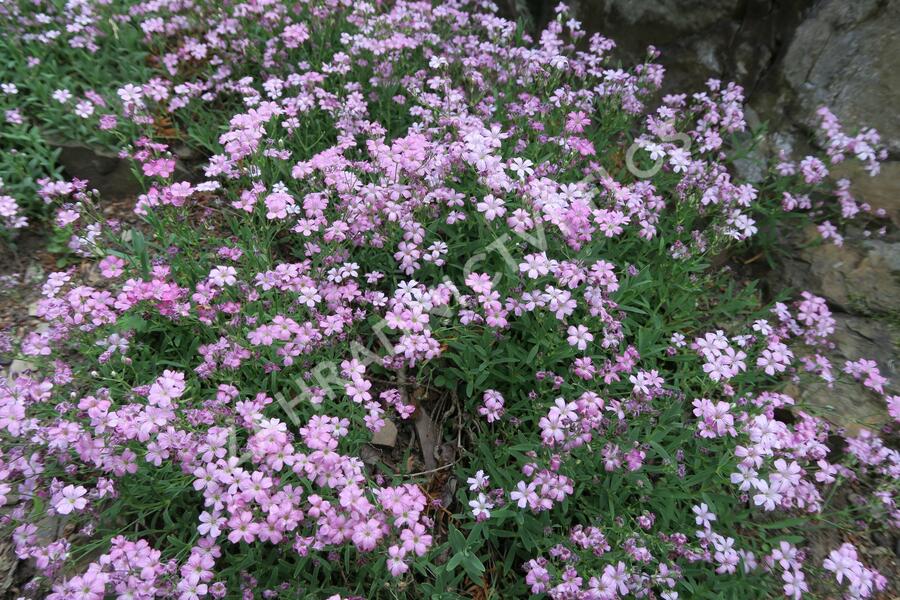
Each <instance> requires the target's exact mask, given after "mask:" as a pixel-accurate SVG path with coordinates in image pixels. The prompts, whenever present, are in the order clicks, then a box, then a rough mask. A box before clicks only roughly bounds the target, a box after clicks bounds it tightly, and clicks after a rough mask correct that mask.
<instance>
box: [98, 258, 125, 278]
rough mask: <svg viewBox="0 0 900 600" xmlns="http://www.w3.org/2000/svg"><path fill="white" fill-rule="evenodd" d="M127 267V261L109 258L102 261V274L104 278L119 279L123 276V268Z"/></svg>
mask: <svg viewBox="0 0 900 600" xmlns="http://www.w3.org/2000/svg"><path fill="white" fill-rule="evenodd" d="M124 266H125V261H124V260H122V259H121V258H119V257H118V256H112V255H110V256H107V257H106V258H104V259H103V260H101V261H100V273H101V274H102V275H103V276H104V277H109V278H113V277H118V276H119V275H121V274H122V272H123V270H122V267H124Z"/></svg>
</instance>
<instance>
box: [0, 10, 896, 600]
mask: <svg viewBox="0 0 900 600" xmlns="http://www.w3.org/2000/svg"><path fill="white" fill-rule="evenodd" d="M0 28H2V31H3V36H2V40H0V53H2V56H3V59H2V64H0V85H2V87H0V90H2V93H0V112H2V116H3V120H4V123H3V125H2V128H0V137H2V140H3V144H4V149H3V151H2V152H0V168H2V178H3V184H2V185H3V187H2V190H0V218H2V219H3V223H4V232H5V233H4V235H5V236H6V238H7V241H8V243H15V230H17V229H22V228H24V227H27V226H28V224H29V221H30V222H35V221H36V220H37V221H39V220H41V219H50V220H51V221H52V222H53V223H54V225H55V226H56V227H57V228H58V233H57V236H61V237H60V238H59V239H62V240H63V241H65V243H66V245H67V249H66V251H67V252H68V253H70V254H73V255H78V256H81V257H85V258H90V259H92V260H96V261H97V264H98V268H99V270H100V272H101V273H102V279H101V281H100V282H99V283H97V282H95V283H94V284H93V285H88V284H86V283H85V282H83V281H81V280H80V279H78V278H77V277H75V274H74V273H73V272H72V271H70V270H67V269H65V268H63V269H61V270H59V271H58V272H54V273H51V274H50V275H49V277H48V278H47V280H46V282H45V283H44V284H43V288H42V290H41V292H42V298H41V300H40V301H39V302H38V303H37V304H36V306H35V307H34V312H35V313H36V315H37V317H38V318H39V319H40V320H41V321H42V323H41V325H39V326H38V327H36V328H35V329H34V330H33V331H31V332H30V333H28V334H27V335H25V336H24V337H23V338H21V339H12V338H11V337H9V336H6V337H4V338H3V339H2V346H3V348H2V349H3V351H4V352H5V353H6V355H7V357H9V358H12V357H16V358H17V359H18V360H17V362H16V363H14V365H13V366H14V367H15V368H14V369H11V371H10V373H9V374H8V376H7V377H4V378H3V379H0V448H2V454H0V504H2V505H4V506H3V512H2V516H0V525H2V527H3V529H4V531H6V532H7V533H8V535H11V538H12V541H13V544H14V547H15V553H16V555H17V556H18V558H19V559H21V560H22V561H28V562H29V564H31V566H32V568H33V576H31V577H30V578H29V579H28V580H27V581H25V582H23V583H22V585H21V586H20V589H19V590H18V593H19V594H20V595H21V596H22V597H30V598H41V597H46V598H51V599H57V600H60V599H64V598H83V599H94V598H96V599H100V598H123V599H125V598H128V599H138V598H141V599H143V598H181V599H193V598H210V597H211V598H226V597H227V598H233V597H244V598H254V597H261V598H276V597H281V598H350V597H354V598H359V597H364V598H436V599H444V598H446V599H451V598H525V597H531V596H534V597H549V598H555V599H570V598H571V599H594V600H613V599H616V598H660V599H664V600H673V599H675V598H685V599H694V598H766V597H783V596H786V597H788V598H801V597H838V596H844V597H847V598H869V597H877V596H878V595H879V594H880V593H883V594H888V593H889V591H888V590H889V589H890V588H891V587H892V586H893V585H895V583H896V582H894V581H892V580H891V579H890V578H891V577H892V575H893V574H892V573H880V572H879V571H878V570H877V569H876V567H875V566H873V565H872V564H871V562H869V561H867V560H866V557H865V556H864V553H863V552H862V551H861V550H860V548H858V547H857V545H856V543H855V540H856V539H858V536H859V535H860V534H861V533H863V532H873V531H885V532H891V531H894V532H896V528H897V527H898V526H900V509H898V506H897V494H898V475H900V454H898V451H897V450H896V449H895V448H893V447H891V445H890V443H888V442H887V441H883V440H882V438H880V437H879V435H881V434H883V433H884V432H877V431H869V430H866V429H864V428H855V429H853V431H852V432H845V431H841V430H838V429H836V428H835V427H833V426H832V425H830V424H829V421H828V420H827V418H826V417H827V415H823V414H820V413H819V412H817V411H815V410H813V409H811V408H809V407H806V406H803V405H802V404H801V403H800V402H799V400H798V399H797V398H795V397H791V396H789V395H787V394H785V393H784V390H785V385H786V384H788V383H791V384H793V385H794V386H795V388H796V387H797V386H799V387H800V388H801V389H802V386H804V385H807V383H808V382H810V381H817V382H821V381H823V380H824V381H825V382H827V383H833V382H835V381H837V380H838V379H849V380H856V381H858V388H857V389H858V392H857V393H858V394H860V395H863V394H875V395H880V396H882V397H883V401H884V402H885V403H886V405H887V411H888V412H889V414H890V415H891V417H892V418H893V419H898V418H900V400H898V398H897V397H895V396H894V397H892V396H889V395H887V394H886V392H885V385H886V384H887V382H886V380H885V378H884V377H882V376H881V374H880V373H879V371H878V367H877V365H876V364H875V363H874V362H872V361H868V360H864V359H863V360H859V361H853V362H847V363H846V364H831V363H830V362H829V360H828V359H827V358H825V356H824V355H823V353H824V352H825V351H827V350H828V348H829V347H830V342H829V336H830V335H831V334H832V333H833V331H834V328H835V320H834V318H833V317H832V315H831V313H830V311H829V309H828V307H827V305H826V303H825V301H824V300H823V299H821V298H818V297H816V296H814V295H812V294H810V293H807V292H802V290H797V291H796V293H795V294H793V295H790V296H789V297H788V296H785V297H784V298H782V299H781V300H782V301H779V302H774V303H768V302H766V301H764V299H763V297H762V295H761V294H760V293H759V292H758V290H757V289H756V287H755V286H754V285H753V283H752V282H747V281H743V282H741V283H737V281H736V280H735V279H734V278H733V276H732V275H730V274H729V273H728V270H727V269H724V268H722V267H721V266H713V265H721V264H722V261H721V260H719V259H718V257H722V256H727V255H728V253H734V252H738V253H739V252H742V251H745V250H747V249H748V248H759V247H763V248H765V247H766V244H769V243H770V241H769V239H768V237H769V236H770V235H771V232H772V231H773V230H774V229H775V228H777V227H778V226H779V224H781V225H782V226H783V225H784V224H788V225H789V226H792V227H799V226H804V223H813V224H815V226H816V227H817V228H818V230H819V232H820V233H821V237H822V238H824V242H823V243H835V244H840V243H841V242H842V238H841V235H842V231H845V228H846V227H847V226H848V225H850V223H849V222H850V221H853V224H852V226H854V227H858V228H865V229H867V231H868V232H869V234H870V235H874V236H877V235H880V234H883V232H884V231H883V227H884V224H883V222H882V221H881V216H882V215H880V214H879V212H878V211H875V210H873V209H872V208H871V207H869V206H868V205H866V204H865V203H864V202H863V201H862V200H860V199H856V198H854V195H853V185H852V184H851V183H850V182H848V181H846V180H840V181H834V180H833V179H832V178H831V177H830V176H829V169H830V168H831V165H833V164H836V163H839V162H841V161H859V162H861V163H862V164H863V166H864V167H865V169H866V170H867V171H868V172H869V173H870V174H871V175H873V176H874V175H876V174H877V172H878V168H879V162H880V161H881V160H883V159H884V158H885V156H886V152H885V151H884V150H883V148H882V147H881V145H880V142H879V137H878V134H877V133H876V132H874V131H872V130H865V129H864V130H862V131H859V132H850V131H845V130H844V129H843V127H842V125H841V123H839V122H838V120H837V118H836V117H835V116H834V115H833V114H832V113H831V112H829V111H828V109H826V108H822V109H821V110H820V111H819V119H820V121H819V123H818V125H819V130H818V132H817V134H816V138H815V140H812V141H814V142H815V144H817V146H818V147H820V148H822V149H823V151H822V154H821V156H812V155H810V156H790V155H789V154H787V153H783V154H782V156H781V157H780V158H779V159H777V160H775V161H774V162H773V163H772V164H766V165H759V170H760V171H761V172H764V173H765V175H764V177H762V178H761V179H757V180H754V181H752V182H748V181H743V180H741V179H740V178H739V177H738V176H737V175H736V170H735V169H734V168H732V166H731V165H732V161H733V160H735V159H736V158H745V157H746V155H747V149H748V148H752V146H753V145H754V144H756V143H758V142H759V141H760V139H761V136H762V132H759V131H750V130H749V128H748V126H747V123H746V120H745V116H744V112H743V100H744V98H743V91H742V89H741V88H740V87H739V86H737V85H734V84H729V83H726V82H720V81H716V80H711V81H709V82H708V84H707V88H706V89H704V90H687V91H686V93H684V94H679V95H667V96H661V94H660V92H659V89H660V86H661V83H662V80H663V77H664V69H663V68H662V67H661V66H660V64H658V63H657V62H656V60H657V58H658V56H657V53H656V51H655V50H653V49H652V48H651V49H649V50H648V54H647V58H646V61H645V62H643V63H642V64H639V65H634V66H623V65H621V64H620V62H619V61H618V60H617V59H616V58H615V50H614V48H615V44H614V42H613V41H611V40H609V39H606V38H604V37H602V36H600V35H592V36H588V35H586V34H585V33H584V31H582V29H581V26H580V24H579V23H578V22H577V21H576V20H575V19H574V18H573V17H572V16H571V14H569V12H568V9H567V8H566V7H565V6H563V5H560V7H559V8H558V9H557V11H556V19H555V20H553V21H552V22H551V23H550V25H549V26H548V27H547V29H546V30H544V31H542V32H540V34H539V35H537V36H534V37H533V38H532V37H530V36H529V35H528V34H527V33H526V31H527V29H525V28H524V27H523V26H522V25H521V24H516V23H513V22H510V21H508V20H504V19H502V18H500V17H499V16H497V14H496V9H495V7H493V6H492V5H491V4H489V3H486V2H478V3H475V2H467V1H464V0H462V1H460V0H454V1H450V2H435V3H430V2H406V1H402V0H400V1H397V2H387V3H381V2H378V3H370V2H366V1H354V2H350V1H347V0H316V1H304V2H282V1H280V0H253V1H247V2H241V1H228V2H195V1H192V0H153V1H147V2H135V1H131V0H128V1H126V0H106V1H100V0H96V1H95V0H69V1H68V2H61V1H51V0H33V1H28V2H25V1H22V2H17V1H15V0H13V1H8V2H4V3H2V4H0ZM860 93H865V90H860ZM60 139H62V140H64V141H67V142H78V143H81V144H86V145H88V146H90V147H94V148H101V149H102V148H106V149H110V148H112V149H116V151H117V152H119V156H120V157H121V158H122V159H123V160H129V161H131V162H132V164H133V166H134V171H135V175H136V176H137V177H138V178H139V179H140V181H141V182H142V185H143V189H144V190H145V192H144V193H143V194H142V195H140V197H139V198H136V199H135V202H134V211H135V212H136V213H137V214H138V215H140V217H141V219H142V225H141V226H139V227H131V226H124V225H123V224H122V223H121V222H118V221H115V220H110V219H103V218H101V217H100V216H99V215H100V214H101V212H102V211H101V209H100V207H101V206H102V203H103V200H102V199H101V198H99V197H98V195H97V193H95V192H94V191H92V186H91V182H89V181H79V180H77V179H74V180H73V179H65V178H63V177H62V174H61V171H60V169H59V167H58V165H57V163H56V152H57V150H54V148H56V147H57V146H56V145H55V144H56V142H54V140H60ZM191 153H193V154H200V155H202V156H204V159H203V164H202V166H201V167H199V168H198V169H196V170H195V176H193V177H189V176H188V175H186V174H187V173H189V171H190V169H189V165H188V166H185V165H182V164H181V158H179V157H182V158H183V157H186V156H188V155H189V154H191ZM754 245H756V246H754ZM754 251H755V250H754ZM886 431H888V432H889V431H890V429H889V428H888V430H886ZM395 434H396V435H395ZM373 436H374V437H373ZM822 530H828V531H829V532H830V534H831V537H830V538H829V539H831V540H833V541H834V544H833V546H832V547H830V548H827V549H826V551H825V555H824V556H825V558H824V560H823V559H821V558H819V559H816V560H813V559H810V558H808V557H809V556H810V551H809V548H808V545H807V542H808V540H809V539H810V536H811V534H812V533H814V532H816V531H822Z"/></svg>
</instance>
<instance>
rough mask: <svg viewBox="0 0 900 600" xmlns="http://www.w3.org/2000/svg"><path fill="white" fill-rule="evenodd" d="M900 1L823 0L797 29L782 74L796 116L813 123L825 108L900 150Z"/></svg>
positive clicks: (785, 58)
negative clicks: (898, 105)
mask: <svg viewBox="0 0 900 600" xmlns="http://www.w3.org/2000/svg"><path fill="white" fill-rule="evenodd" d="M898 23H900V2H897V1H896V0H889V1H885V0H855V1H854V2H846V1H844V0H824V1H822V2H819V3H817V4H816V6H815V7H814V9H813V10H812V11H811V13H810V14H809V16H808V17H807V18H806V19H805V20H804V21H803V23H802V24H801V25H800V26H799V27H798V28H797V31H796V33H795V34H794V36H793V39H792V40H791V43H790V45H789V46H788V49H787V52H786V53H785V56H784V60H783V61H781V73H782V75H783V78H784V81H785V83H786V84H787V85H788V86H789V88H790V90H791V91H792V92H793V94H794V95H795V101H794V102H793V105H794V108H795V110H796V111H797V114H796V115H795V117H796V118H798V119H801V120H802V121H804V122H807V123H810V122H812V121H814V120H815V118H814V113H815V110H816V109H817V108H818V107H819V106H821V105H826V106H828V107H830V108H831V109H832V110H833V111H834V113H835V114H836V115H837V116H838V117H839V118H840V119H841V120H842V121H843V122H844V124H845V126H847V127H861V126H863V125H867V126H870V127H874V128H875V129H877V130H878V131H879V132H880V133H881V134H882V136H883V138H884V140H885V142H886V143H887V144H888V146H889V148H890V150H891V152H894V153H896V152H898V151H900V113H898V111H896V110H895V109H894V106H895V104H896V100H897V93H898V90H900V69H898V68H897V66H898V57H900V27H898Z"/></svg>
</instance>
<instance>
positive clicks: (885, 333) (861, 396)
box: [786, 313, 900, 434]
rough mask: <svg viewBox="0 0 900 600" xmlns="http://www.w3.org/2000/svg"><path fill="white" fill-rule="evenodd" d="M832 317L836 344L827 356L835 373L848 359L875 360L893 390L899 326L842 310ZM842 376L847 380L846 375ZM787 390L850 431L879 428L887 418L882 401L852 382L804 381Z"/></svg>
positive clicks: (895, 380)
mask: <svg viewBox="0 0 900 600" xmlns="http://www.w3.org/2000/svg"><path fill="white" fill-rule="evenodd" d="M834 317H835V321H836V326H835V332H834V335H833V336H832V340H833V342H834V344H835V347H834V349H833V350H832V351H831V352H829V353H827V356H828V358H829V359H830V360H831V361H832V366H833V369H834V371H835V374H836V375H837V374H840V371H841V369H842V368H843V366H844V362H845V361H847V360H859V359H860V358H867V359H870V360H874V361H876V362H877V363H878V367H879V371H880V372H881V374H882V375H883V376H884V377H887V378H888V384H887V390H888V392H889V393H896V392H897V387H896V382H897V377H896V375H897V364H896V361H897V348H898V347H900V328H898V327H897V326H896V325H892V324H890V323H889V322H886V321H884V320H882V319H868V318H864V317H855V316H852V315H847V314H843V313H836V314H835V315H834ZM842 378H843V379H846V376H845V375H844V376H842ZM786 392H787V393H788V394H791V395H793V396H794V398H796V399H797V400H800V401H801V402H803V403H804V404H806V405H809V406H810V407H812V408H813V409H814V410H815V411H816V412H820V413H821V414H822V416H824V417H825V418H827V419H828V420H830V421H831V422H833V423H835V424H836V425H839V426H841V427H844V428H845V429H847V430H848V431H849V432H850V433H851V434H855V433H856V432H858V431H859V429H860V428H863V427H865V428H869V429H878V428H879V427H881V426H882V425H885V424H886V423H888V422H889V421H890V418H889V416H888V414H887V405H886V404H885V402H884V400H883V399H882V398H880V397H878V396H877V395H876V394H875V393H873V392H871V391H869V390H867V389H865V388H864V387H863V386H862V385H861V384H860V383H856V382H853V381H841V382H838V383H835V384H834V385H833V386H831V387H829V386H828V385H826V384H825V383H824V382H812V383H805V384H804V385H803V386H802V388H799V389H798V388H797V387H796V386H791V389H788V390H786Z"/></svg>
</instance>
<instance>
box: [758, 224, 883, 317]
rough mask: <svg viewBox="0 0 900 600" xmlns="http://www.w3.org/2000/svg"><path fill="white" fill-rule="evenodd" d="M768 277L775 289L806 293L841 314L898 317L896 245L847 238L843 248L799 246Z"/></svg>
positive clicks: (879, 241) (810, 235) (811, 235)
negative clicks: (819, 297) (805, 291)
mask: <svg viewBox="0 0 900 600" xmlns="http://www.w3.org/2000/svg"><path fill="white" fill-rule="evenodd" d="M808 234H809V239H813V238H814V237H815V233H814V231H813V230H810V231H808ZM772 278H773V280H774V283H775V287H776V288H783V287H791V288H794V289H795V290H796V289H803V290H809V291H811V292H813V293H814V294H817V295H819V296H823V297H824V298H826V299H827V300H828V301H829V302H830V303H831V304H832V305H834V306H836V307H838V308H839V309H840V310H842V311H844V312H848V313H857V314H868V315H879V314H880V315H883V316H888V317H891V318H893V317H896V316H897V315H900V242H896V241H885V240H859V239H855V238H852V237H851V238H848V239H847V240H846V241H845V243H844V245H843V246H835V245H833V244H831V243H829V242H826V243H823V244H820V245H816V246H807V247H800V248H799V249H797V251H796V252H794V253H792V254H790V255H789V256H787V257H786V258H785V259H784V261H783V263H782V265H781V268H780V269H778V270H777V271H776V272H775V273H773V274H772Z"/></svg>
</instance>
